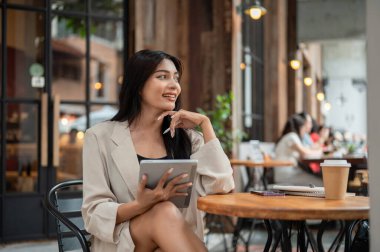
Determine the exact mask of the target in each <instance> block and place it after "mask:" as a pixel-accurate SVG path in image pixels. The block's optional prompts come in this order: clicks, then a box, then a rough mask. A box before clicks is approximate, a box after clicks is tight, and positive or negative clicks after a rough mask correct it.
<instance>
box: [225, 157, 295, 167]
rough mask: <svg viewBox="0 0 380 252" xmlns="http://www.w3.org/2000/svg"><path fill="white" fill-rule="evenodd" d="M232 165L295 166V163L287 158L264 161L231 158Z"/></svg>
mask: <svg viewBox="0 0 380 252" xmlns="http://www.w3.org/2000/svg"><path fill="white" fill-rule="evenodd" d="M230 163H231V165H244V166H247V167H251V168H254V167H265V168H271V167H281V166H294V163H293V162H291V161H287V160H272V159H271V160H264V161H252V160H240V159H230Z"/></svg>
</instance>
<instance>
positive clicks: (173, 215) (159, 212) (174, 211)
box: [151, 201, 183, 221]
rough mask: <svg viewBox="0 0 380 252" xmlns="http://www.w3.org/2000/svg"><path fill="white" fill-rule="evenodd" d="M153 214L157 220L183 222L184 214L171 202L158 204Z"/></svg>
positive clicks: (153, 208) (152, 210) (153, 209)
mask: <svg viewBox="0 0 380 252" xmlns="http://www.w3.org/2000/svg"><path fill="white" fill-rule="evenodd" d="M151 213H152V215H153V216H154V218H155V219H157V220H169V221H177V220H179V221H181V220H183V217H182V214H181V212H180V211H179V209H178V208H177V207H176V206H175V205H174V204H173V203H172V202H170V201H163V202H160V203H157V204H156V205H155V206H154V207H152V209H151Z"/></svg>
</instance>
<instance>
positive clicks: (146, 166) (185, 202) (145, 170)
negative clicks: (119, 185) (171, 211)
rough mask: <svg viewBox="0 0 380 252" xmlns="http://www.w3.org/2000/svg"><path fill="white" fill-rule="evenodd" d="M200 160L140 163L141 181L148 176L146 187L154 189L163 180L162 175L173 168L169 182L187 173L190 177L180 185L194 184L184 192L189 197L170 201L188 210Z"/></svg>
mask: <svg viewBox="0 0 380 252" xmlns="http://www.w3.org/2000/svg"><path fill="white" fill-rule="evenodd" d="M197 164H198V160H193V159H160V160H142V161H141V162H140V176H139V181H141V177H142V175H143V174H146V175H147V176H148V180H147V184H146V187H147V188H150V189H154V188H155V187H156V185H157V183H158V181H159V180H160V179H161V177H162V175H164V173H165V172H166V171H167V170H169V169H170V168H173V172H172V174H170V176H169V178H168V180H167V182H168V181H170V180H172V179H173V178H174V177H176V176H178V175H181V174H184V173H187V174H188V176H187V177H186V178H184V179H182V180H181V181H180V184H183V183H188V182H192V183H193V185H192V186H190V187H189V188H187V189H184V190H183V191H182V192H187V193H188V195H187V196H176V197H172V198H171V199H170V201H171V202H173V203H174V204H175V205H176V206H177V207H178V208H186V207H188V206H189V203H190V198H191V192H192V188H193V187H194V186H195V180H194V179H195V174H196V170H197Z"/></svg>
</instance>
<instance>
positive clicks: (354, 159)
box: [301, 155, 367, 167]
mask: <svg viewBox="0 0 380 252" xmlns="http://www.w3.org/2000/svg"><path fill="white" fill-rule="evenodd" d="M326 159H329V160H347V162H348V163H350V164H351V165H363V166H365V167H366V165H367V157H366V156H365V155H344V156H342V157H334V156H332V155H323V156H321V157H306V158H304V159H302V160H301V162H302V163H305V164H309V163H322V162H323V161H324V160H326Z"/></svg>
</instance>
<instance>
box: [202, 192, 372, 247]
mask: <svg viewBox="0 0 380 252" xmlns="http://www.w3.org/2000/svg"><path fill="white" fill-rule="evenodd" d="M198 209H200V210H202V211H205V212H207V213H212V214H218V215H227V216H236V217H242V218H256V219H264V220H289V221H305V220H308V219H324V220H358V219H368V218H369V209H370V208H369V198H368V197H361V196H356V197H346V198H345V199H344V200H327V199H325V198H314V197H300V196H272V197H265V196H258V195H253V194H250V193H232V194H226V195H208V196H205V197H201V198H199V199H198ZM269 236H271V234H269V233H268V238H269ZM270 239H271V237H270ZM268 242H269V246H268ZM320 242H321V241H320ZM270 243H271V240H270V241H267V244H266V247H265V250H269V247H270ZM318 246H321V245H318Z"/></svg>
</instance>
